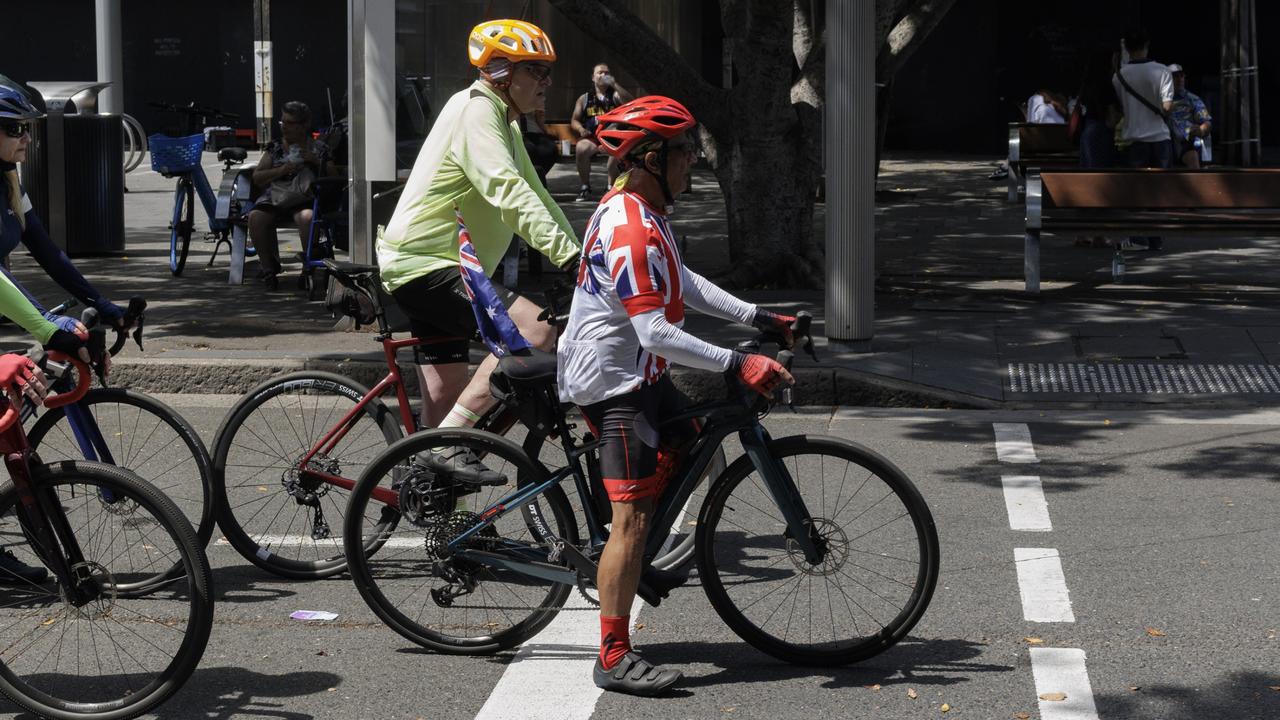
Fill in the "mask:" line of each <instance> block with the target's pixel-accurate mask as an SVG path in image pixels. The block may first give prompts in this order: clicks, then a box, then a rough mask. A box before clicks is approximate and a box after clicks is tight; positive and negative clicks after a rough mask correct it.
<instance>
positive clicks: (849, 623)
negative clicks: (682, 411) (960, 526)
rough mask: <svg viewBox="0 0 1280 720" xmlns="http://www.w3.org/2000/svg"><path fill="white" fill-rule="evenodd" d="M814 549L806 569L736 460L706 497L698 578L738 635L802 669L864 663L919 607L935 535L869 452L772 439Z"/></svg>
mask: <svg viewBox="0 0 1280 720" xmlns="http://www.w3.org/2000/svg"><path fill="white" fill-rule="evenodd" d="M771 450H772V452H773V455H774V457H776V458H777V459H778V460H779V461H780V462H781V463H782V464H783V466H784V467H785V468H786V469H787V471H788V472H789V473H790V475H791V477H792V478H793V479H794V481H795V484H796V487H797V489H798V490H799V492H800V495H801V497H802V498H803V500H804V503H805V505H806V507H807V508H808V510H809V516H810V518H811V519H812V522H813V526H814V528H815V530H816V534H817V536H818V537H819V538H820V546H821V547H822V548H824V549H825V557H824V559H823V561H822V562H821V563H818V564H816V565H814V564H811V563H809V562H808V561H807V560H806V559H805V557H804V555H803V554H802V553H801V552H800V550H799V549H798V548H797V547H796V545H795V543H794V542H792V541H791V540H790V539H789V538H788V537H787V536H786V535H785V531H786V523H785V521H784V520H783V519H782V514H781V512H779V510H778V506H777V504H776V503H775V502H774V500H773V496H772V495H771V494H770V492H769V490H768V488H767V487H766V485H765V481H764V479H763V478H762V477H761V476H760V475H759V473H758V472H757V471H756V469H755V466H754V465H753V464H752V463H751V460H750V459H749V458H747V457H745V456H744V457H742V458H740V459H738V460H737V461H735V462H734V463H733V465H731V466H730V467H729V469H728V470H727V471H726V472H725V474H724V475H723V476H721V478H720V480H718V481H717V482H716V484H715V485H714V486H713V487H712V489H711V494H710V495H709V496H708V497H707V501H706V504H704V505H703V507H702V511H701V512H700V513H699V516H698V538H697V543H698V549H697V557H698V575H699V577H700V578H701V580H702V587H703V588H704V589H705V591H706V593H707V597H708V598H709V599H710V600H711V604H712V606H714V607H715V609H716V612H717V613H719V615H720V617H721V618H722V619H723V620H724V621H725V623H726V624H728V625H729V627H730V628H732V629H733V631H734V632H736V633H737V634H738V635H739V636H740V637H741V638H743V639H744V640H746V641H747V642H749V643H751V644H752V645H753V646H755V647H756V648H758V649H759V650H762V651H763V652H766V653H768V654H769V655H772V656H774V657H776V658H778V659H781V660H785V661H787V662H792V663H798V664H803V665H841V664H845V663H851V662H856V661H859V660H864V659H866V658H869V657H871V656H873V655H876V654H878V653H880V652H883V651H884V650H885V649H886V648H888V647H890V646H892V645H893V644H894V643H896V642H898V641H899V640H901V639H902V638H903V637H905V636H906V635H907V633H908V632H910V630H911V628H912V627H914V626H915V624H916V622H917V621H919V620H920V617H921V616H922V615H923V614H924V611H925V609H926V608H927V607H928V606H929V600H930V598H931V597H932V596H933V588H934V585H935V584H936V582H937V578H938V535H937V531H936V530H935V528H934V524H933V516H932V515H931V514H930V512H929V507H928V505H926V504H925V501H924V498H922V497H921V496H920V493H919V491H917V490H916V488H915V486H914V485H912V484H911V481H910V480H908V479H907V477H906V476H905V475H903V474H902V471H900V470H898V469H897V468H896V467H894V466H893V465H892V464H891V463H890V462H889V461H888V460H885V459H884V458H882V457H880V456H879V455H877V454H876V453H874V452H872V451H870V450H867V449H866V448H863V447H861V446H859V445H856V444H854V443H851V442H847V441H845V440H841V439H838V438H829V437H812V436H805V435H797V436H793V437H789V438H783V439H780V440H776V441H774V442H773V444H772V446H771Z"/></svg>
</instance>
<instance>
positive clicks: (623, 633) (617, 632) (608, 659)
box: [600, 615, 631, 670]
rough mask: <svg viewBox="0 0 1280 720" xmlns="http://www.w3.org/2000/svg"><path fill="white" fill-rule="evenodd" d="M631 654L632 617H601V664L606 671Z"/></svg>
mask: <svg viewBox="0 0 1280 720" xmlns="http://www.w3.org/2000/svg"><path fill="white" fill-rule="evenodd" d="M629 652H631V616H630V615H623V616H621V617H619V616H616V615H601V616H600V664H601V665H602V666H603V667H604V669H605V670H608V669H610V668H612V667H613V666H614V665H617V664H618V661H619V660H621V659H622V657H623V656H624V655H626V654H627V653H629Z"/></svg>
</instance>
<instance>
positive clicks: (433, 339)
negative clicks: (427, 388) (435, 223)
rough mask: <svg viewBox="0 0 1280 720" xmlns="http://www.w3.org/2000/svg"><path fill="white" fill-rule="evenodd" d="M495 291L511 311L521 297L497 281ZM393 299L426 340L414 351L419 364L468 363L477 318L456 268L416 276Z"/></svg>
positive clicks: (411, 327) (415, 329)
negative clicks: (469, 348) (513, 304)
mask: <svg viewBox="0 0 1280 720" xmlns="http://www.w3.org/2000/svg"><path fill="white" fill-rule="evenodd" d="M493 289H494V291H495V292H497V293H498V299H499V300H501V301H502V304H503V305H505V306H506V307H507V308H508V309H510V308H511V305H512V303H514V302H515V301H516V298H517V297H519V296H518V295H517V294H516V293H514V292H512V291H511V290H508V289H507V288H506V287H504V286H503V285H502V284H501V283H498V282H494V283H493ZM391 297H392V298H393V299H394V300H395V301H396V304H397V305H399V306H400V309H401V310H404V313H405V315H407V316H409V330H410V332H412V333H413V336H414V337H416V338H418V339H419V340H425V341H426V342H423V343H422V344H421V345H418V346H417V347H415V348H414V355H415V358H416V360H417V363H418V364H419V365H447V364H450V363H460V362H462V363H464V362H467V360H468V359H469V358H468V347H469V346H470V344H471V339H472V338H473V337H474V336H475V334H476V316H475V313H474V312H472V310H471V300H470V299H468V298H467V290H466V288H464V287H463V286H462V274H461V273H459V272H458V268H457V266H453V267H447V268H441V269H439V270H432V271H431V272H429V273H427V274H426V275H421V276H419V277H416V278H414V279H412V280H410V281H409V282H407V283H405V284H404V285H401V286H400V287H398V288H396V289H395V290H393V291H392V292H391Z"/></svg>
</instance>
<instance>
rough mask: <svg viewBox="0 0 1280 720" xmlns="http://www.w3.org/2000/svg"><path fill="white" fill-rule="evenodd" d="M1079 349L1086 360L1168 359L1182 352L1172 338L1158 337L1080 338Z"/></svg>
mask: <svg viewBox="0 0 1280 720" xmlns="http://www.w3.org/2000/svg"><path fill="white" fill-rule="evenodd" d="M1080 349H1081V351H1082V353H1083V355H1084V356H1085V357H1087V358H1168V357H1180V356H1181V352H1182V351H1181V349H1180V348H1179V347H1178V343H1177V341H1176V340H1175V339H1174V338H1167V337H1160V336H1158V335H1157V336H1153V335H1147V336H1142V337H1081V338H1080Z"/></svg>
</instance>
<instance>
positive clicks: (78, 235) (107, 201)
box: [22, 82, 124, 255]
mask: <svg viewBox="0 0 1280 720" xmlns="http://www.w3.org/2000/svg"><path fill="white" fill-rule="evenodd" d="M28 84H29V85H30V86H31V87H32V88H33V89H35V90H36V92H38V93H40V95H41V96H42V97H43V98H44V102H45V112H46V117H45V118H43V119H42V120H39V121H37V122H36V123H35V124H34V126H33V128H32V141H33V142H32V145H31V149H29V150H28V151H27V160H26V162H24V163H22V184H23V186H24V187H25V188H26V190H27V195H28V196H29V197H30V198H31V205H32V207H34V208H35V211H36V213H37V214H38V215H39V216H40V218H41V219H42V220H44V222H45V225H47V226H48V228H49V237H50V238H52V239H53V242H54V244H56V245H57V246H58V247H60V248H62V249H63V250H64V251H65V252H66V253H67V254H68V255H95V254H102V253H111V252H121V251H123V250H124V170H123V167H124V128H123V125H122V119H121V117H120V116H119V115H99V114H98V93H99V92H102V90H103V89H104V88H107V87H109V86H110V85H111V83H100V82H33V83H28Z"/></svg>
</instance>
